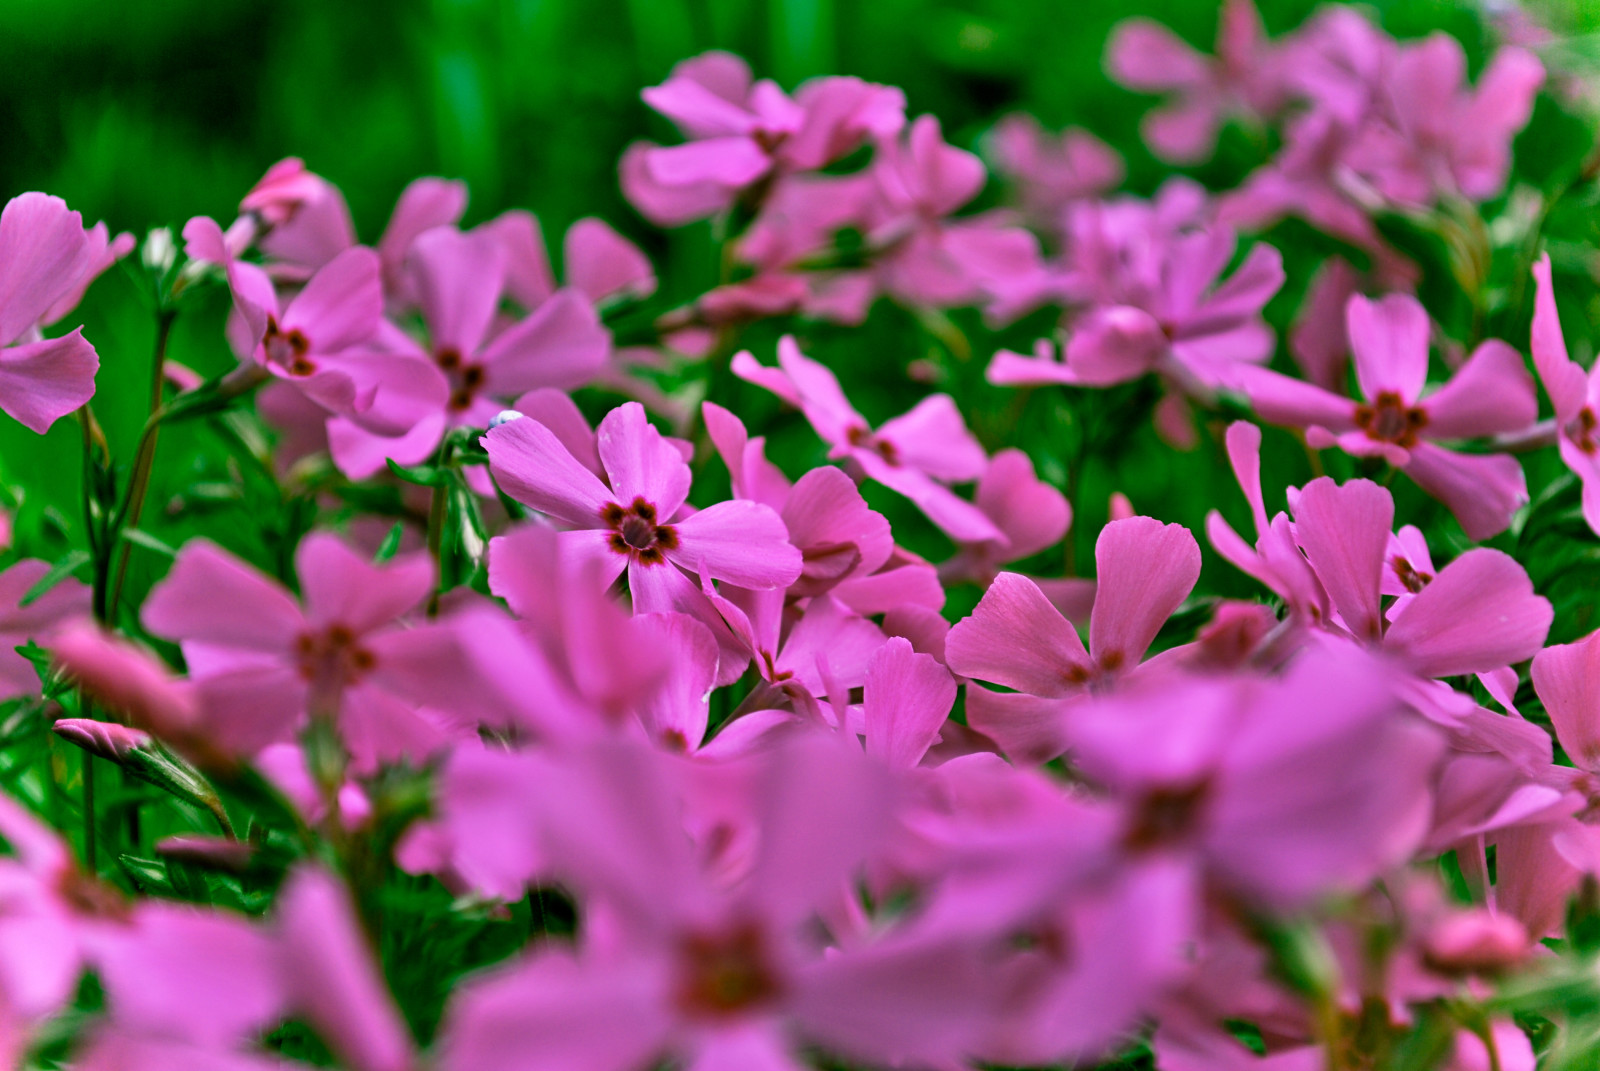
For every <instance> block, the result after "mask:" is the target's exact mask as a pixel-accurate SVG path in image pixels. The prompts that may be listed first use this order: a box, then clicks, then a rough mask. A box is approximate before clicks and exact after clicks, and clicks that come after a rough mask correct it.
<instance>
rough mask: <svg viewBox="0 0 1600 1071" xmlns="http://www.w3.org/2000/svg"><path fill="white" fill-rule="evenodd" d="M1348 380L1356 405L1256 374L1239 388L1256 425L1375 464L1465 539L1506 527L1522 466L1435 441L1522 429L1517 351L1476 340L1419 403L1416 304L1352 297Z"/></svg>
mask: <svg viewBox="0 0 1600 1071" xmlns="http://www.w3.org/2000/svg"><path fill="white" fill-rule="evenodd" d="M1346 316H1347V322H1348V326H1349V333H1350V347H1351V350H1352V351H1353V353H1354V355H1355V365H1356V378H1357V380H1358V381H1359V383H1360V385H1361V393H1362V394H1363V395H1364V397H1365V400H1364V401H1359V402H1358V401H1351V400H1349V399H1347V398H1342V397H1340V396H1338V395H1336V394H1333V393H1332V392H1330V391H1326V390H1324V389H1322V388H1321V387H1314V386H1311V385H1310V384H1306V383H1301V382H1298V381H1296V380H1293V379H1290V378H1288V377H1287V376H1283V375H1279V374H1277V373H1275V372H1271V371H1267V370H1265V369H1251V370H1249V371H1248V372H1247V373H1246V374H1245V375H1244V377H1243V380H1242V383H1243V386H1244V389H1245V391H1246V392H1247V393H1248V394H1249V396H1250V402H1251V404H1252V405H1253V406H1254V407H1255V409H1256V411H1257V412H1258V413H1259V414H1260V415H1261V417H1262V418H1263V419H1265V420H1268V421H1271V422H1272V423H1275V424H1286V425H1289V426H1293V427H1304V428H1307V429H1308V431H1307V441H1308V442H1310V443H1311V444H1312V445H1313V446H1317V447H1319V448H1326V447H1329V446H1338V447H1339V448H1340V449H1342V450H1344V451H1345V452H1346V453H1349V454H1354V455H1355V456H1357V457H1381V458H1383V459H1384V460H1386V461H1388V462H1389V463H1390V464H1392V465H1394V466H1396V467H1397V468H1401V469H1403V470H1404V471H1405V472H1406V474H1407V475H1409V476H1410V477H1411V478H1412V479H1413V480H1415V481H1416V482H1417V483H1418V484H1419V485H1420V486H1421V487H1422V489H1423V490H1425V491H1427V492H1428V493H1429V494H1431V495H1433V496H1434V497H1435V498H1438V499H1439V500H1440V501H1442V502H1444V504H1445V505H1446V506H1448V507H1449V508H1450V512H1451V513H1453V514H1455V516H1456V519H1457V520H1458V521H1460V522H1461V527H1462V529H1463V530H1464V531H1465V532H1466V533H1467V535H1468V537H1470V538H1472V539H1487V538H1489V537H1490V536H1492V535H1495V534H1497V533H1499V532H1502V531H1504V530H1505V528H1506V526H1507V525H1508V524H1510V523H1511V514H1512V513H1513V512H1515V510H1516V509H1517V508H1518V507H1519V506H1521V505H1523V504H1524V503H1526V502H1527V500H1528V495H1527V487H1526V483H1525V481H1524V479H1523V475H1522V466H1521V465H1519V464H1517V462H1516V461H1515V460H1514V459H1512V458H1510V457H1506V456H1504V455H1490V456H1483V455H1475V454H1462V453H1458V452H1456V451H1451V450H1446V449H1444V448H1442V447H1440V446H1436V445H1434V443H1435V440H1444V441H1450V440H1456V439H1472V438H1478V437H1481V436H1488V435H1494V434H1498V433H1502V432H1513V431H1521V430H1523V429H1525V428H1527V427H1528V426H1529V425H1531V424H1532V423H1533V421H1534V419H1535V418H1536V417H1537V415H1538V404H1537V401H1536V398H1535V396H1534V388H1533V379H1532V377H1531V376H1529V375H1528V371H1527V369H1526V368H1525V367H1524V365H1523V362H1522V357H1521V356H1520V355H1518V353H1517V351H1516V350H1514V349H1512V348H1511V347H1510V346H1508V345H1506V344H1505V343H1504V342H1500V341H1499V340H1496V339H1490V340H1489V341H1487V342H1485V343H1483V344H1482V345H1481V346H1479V347H1478V348H1477V349H1476V350H1474V351H1473V354H1472V356H1471V357H1470V358H1468V360H1467V363H1466V364H1464V365H1462V367H1461V369H1460V371H1458V372H1457V373H1456V374H1455V376H1453V377H1452V378H1451V380H1450V382H1449V383H1447V384H1445V385H1444V386H1443V387H1440V388H1439V389H1438V390H1436V391H1434V392H1433V393H1431V394H1429V395H1427V396H1425V397H1424V396H1423V394H1422V389H1423V384H1424V383H1425V381H1426V379H1427V375H1428V334H1429V322H1428V314H1427V312H1426V311H1425V310H1424V309H1423V307H1422V305H1421V304H1420V303H1418V301H1417V300H1416V299H1415V298H1413V297H1410V296H1409V295H1405V294H1391V295H1389V296H1388V297H1385V298H1383V299H1381V300H1379V301H1375V302H1374V301H1369V300H1368V299H1366V298H1364V297H1362V296H1361V295H1359V294H1357V295H1354V296H1352V297H1351V299H1350V304H1349V307H1348V309H1347V311H1346Z"/></svg>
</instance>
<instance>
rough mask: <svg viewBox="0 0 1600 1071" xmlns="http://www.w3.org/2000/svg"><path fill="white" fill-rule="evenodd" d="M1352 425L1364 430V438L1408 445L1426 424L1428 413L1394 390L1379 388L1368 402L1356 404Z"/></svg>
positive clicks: (1412, 444) (1412, 443)
mask: <svg viewBox="0 0 1600 1071" xmlns="http://www.w3.org/2000/svg"><path fill="white" fill-rule="evenodd" d="M1356 426H1357V427H1359V428H1360V429H1361V430H1362V431H1364V432H1366V433H1367V438H1369V439H1375V440H1377V441H1378V442H1381V443H1394V444H1395V445H1396V446H1405V447H1411V446H1415V445H1416V444H1417V435H1418V433H1420V432H1421V431H1422V429H1423V428H1425V427H1427V426H1428V414H1427V413H1426V412H1424V411H1423V410H1421V409H1418V408H1417V407H1415V406H1410V405H1407V404H1406V403H1405V399H1403V398H1401V397H1400V395H1398V394H1396V393H1395V392H1394V391H1389V390H1386V391H1381V392H1380V393H1379V394H1378V396H1377V398H1375V399H1373V401H1372V402H1371V403H1370V404H1364V405H1358V406H1356Z"/></svg>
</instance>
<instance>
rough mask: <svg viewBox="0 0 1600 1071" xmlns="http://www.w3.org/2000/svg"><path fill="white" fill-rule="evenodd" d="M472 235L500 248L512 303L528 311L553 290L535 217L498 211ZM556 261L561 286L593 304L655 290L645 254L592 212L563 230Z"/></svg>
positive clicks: (552, 276) (554, 284)
mask: <svg viewBox="0 0 1600 1071" xmlns="http://www.w3.org/2000/svg"><path fill="white" fill-rule="evenodd" d="M472 233H474V234H489V235H492V236H494V238H495V239H496V240H497V241H498V242H499V244H500V247H501V249H503V250H504V251H505V258H506V267H505V288H506V295H507V296H508V297H509V298H511V300H512V301H514V302H516V303H517V304H518V305H521V306H522V307H523V308H524V309H528V310H530V311H532V310H536V309H538V308H539V306H541V305H543V304H544V303H545V302H546V301H548V300H550V298H551V297H553V296H555V294H556V293H557V292H558V284H557V282H556V277H555V273H554V272H553V271H551V269H550V258H549V255H548V254H547V253H546V252H545V246H544V236H543V235H542V234H541V233H540V231H539V221H538V220H537V219H535V218H534V216H533V214H532V213H531V212H524V211H522V210H520V209H512V210H510V211H508V212H502V213H501V214H500V215H498V216H496V217H495V218H494V219H491V220H490V221H489V222H487V223H485V224H483V225H481V226H479V227H477V228H474V230H473V232H472ZM561 262H562V263H563V264H564V265H565V266H566V274H567V286H568V287H569V288H571V289H572V290H576V291H577V292H578V293H580V294H582V295H583V296H584V297H586V298H588V299H589V301H590V302H591V303H592V304H594V305H597V306H599V305H603V304H606V303H607V302H612V301H619V300H623V299H627V298H645V297H649V296H650V295H651V294H653V293H655V289H656V275H655V269H654V268H653V267H651V265H650V260H649V258H647V257H646V256H645V255H644V253H642V252H641V251H640V250H639V247H638V246H636V245H634V244H633V243H632V242H630V241H628V240H627V239H626V238H624V237H623V236H622V235H620V234H618V233H617V232H616V230H615V229H614V228H612V226H611V225H610V224H609V223H606V222H605V221H604V220H600V219H596V218H594V217H593V216H588V217H585V218H584V219H580V220H576V221H575V222H574V223H573V224H572V226H570V227H568V228H567V233H566V235H565V236H564V237H563V239H562V246H561Z"/></svg>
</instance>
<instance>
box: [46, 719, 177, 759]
mask: <svg viewBox="0 0 1600 1071" xmlns="http://www.w3.org/2000/svg"><path fill="white" fill-rule="evenodd" d="M52 729H53V730H54V732H55V734H56V735H57V736H59V737H61V738H62V739H63V740H69V741H71V742H72V743H74V744H77V745H78V746H79V747H81V748H83V750H85V751H87V752H89V753H90V754H91V755H98V756H100V757H101V758H102V759H109V760H110V761H112V762H116V763H120V762H122V761H124V760H125V759H126V758H127V757H128V753H129V752H131V751H132V750H133V749H134V748H147V747H150V746H151V745H152V743H153V742H152V741H151V739H150V734H149V733H147V732H144V731H143V730H140V729H132V728H129V727H128V726H126V725H118V724H116V723H115V722H108V721H95V720H94V719H93V718H61V719H59V720H58V721H57V722H56V723H55V725H54V726H52Z"/></svg>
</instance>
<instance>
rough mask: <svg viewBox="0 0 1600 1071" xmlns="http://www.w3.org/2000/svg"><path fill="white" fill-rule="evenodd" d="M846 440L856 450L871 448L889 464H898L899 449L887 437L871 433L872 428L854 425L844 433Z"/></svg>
mask: <svg viewBox="0 0 1600 1071" xmlns="http://www.w3.org/2000/svg"><path fill="white" fill-rule="evenodd" d="M845 438H846V440H848V441H849V443H850V445H851V446H853V447H855V448H856V449H857V450H871V451H872V452H873V453H875V454H877V455H878V456H879V457H881V458H883V459H884V460H885V461H887V462H888V463H889V464H891V465H898V464H900V451H899V450H897V449H895V445H894V443H892V442H890V441H889V440H888V439H880V438H878V436H876V435H874V434H872V429H871V428H867V427H862V426H861V425H859V424H858V425H856V426H855V427H853V428H851V429H850V430H849V431H847V432H846V433H845Z"/></svg>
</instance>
